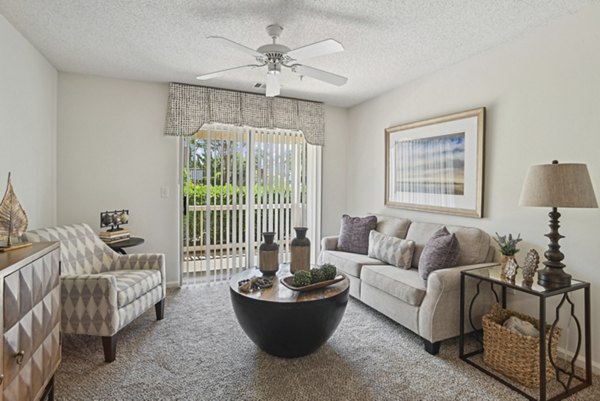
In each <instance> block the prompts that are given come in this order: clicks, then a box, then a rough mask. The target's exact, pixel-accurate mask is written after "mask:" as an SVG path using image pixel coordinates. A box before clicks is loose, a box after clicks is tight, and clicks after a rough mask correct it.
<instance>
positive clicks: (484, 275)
mask: <svg viewBox="0 0 600 401" xmlns="http://www.w3.org/2000/svg"><path fill="white" fill-rule="evenodd" d="M500 273H501V269H500V266H494V267H487V268H485V267H484V268H479V269H472V270H465V271H462V272H461V276H460V336H459V357H460V359H462V360H463V361H465V362H467V363H469V364H470V365H472V366H474V367H476V368H477V369H479V370H480V371H482V372H484V373H486V374H487V375H489V376H491V377H493V378H494V379H496V380H498V381H499V382H501V383H502V384H504V385H506V386H507V387H509V388H511V389H512V390H514V391H516V392H518V393H519V394H521V395H523V396H524V397H525V398H527V399H528V400H532V401H537V400H539V401H557V400H562V399H564V398H566V397H568V396H570V395H572V394H574V393H576V392H578V391H580V390H582V389H584V388H586V387H589V386H591V384H592V336H591V324H590V321H591V312H590V284H589V283H586V282H583V281H578V280H572V281H571V285H570V286H565V287H561V288H554V289H547V288H544V287H542V286H540V285H538V284H537V283H530V284H529V285H527V284H526V283H525V282H524V281H523V277H522V276H521V272H520V271H519V273H518V274H517V277H516V278H515V280H514V281H507V280H503V279H502V277H501V274H500ZM467 278H469V279H470V280H478V282H477V291H476V293H475V294H474V295H473V297H472V298H471V300H470V303H469V310H468V313H469V314H468V319H469V320H468V323H469V325H470V327H471V329H472V330H473V332H472V333H471V335H474V336H475V338H476V340H477V342H478V343H479V344H480V347H479V348H478V349H476V350H474V351H471V352H469V353H465V306H466V304H465V280H466V279H467ZM484 282H485V283H489V284H490V289H491V291H492V293H493V294H494V296H495V297H496V302H498V303H500V302H501V304H502V307H503V308H506V295H507V290H508V289H512V290H516V291H519V292H524V293H527V294H530V295H534V296H536V297H538V301H539V320H540V351H539V356H540V364H539V366H540V387H539V398H535V397H532V396H531V395H530V394H528V393H526V392H524V391H523V390H521V389H520V388H518V387H516V386H515V385H514V384H512V383H511V382H509V381H507V380H505V379H504V378H502V377H500V376H499V375H497V374H496V373H494V372H492V371H490V370H487V369H486V367H485V365H482V364H479V363H477V362H475V361H473V360H472V359H471V358H472V357H474V356H475V355H478V354H481V353H483V338H482V333H481V330H478V329H477V328H476V327H475V324H474V322H473V317H472V310H473V304H474V302H475V300H476V299H477V297H478V296H479V294H480V293H481V291H480V286H481V285H482V284H483V283H484ZM495 286H499V287H500V288H501V297H499V296H498V293H497V292H496V288H495ZM578 290H583V291H584V309H585V310H584V326H585V327H584V332H583V335H584V337H585V377H581V376H579V375H577V374H576V372H575V361H576V360H577V357H578V356H579V352H580V350H581V342H582V338H581V337H582V330H581V324H580V322H579V320H578V319H577V316H575V304H574V303H573V302H572V301H571V299H570V297H569V294H570V293H572V292H574V291H578ZM554 296H562V299H561V300H560V302H559V303H558V305H557V307H556V311H555V319H554V321H553V323H552V324H551V325H550V333H549V334H550V339H549V340H550V341H551V334H552V332H553V331H554V328H555V327H556V324H557V323H558V321H559V318H560V309H561V307H562V306H563V305H564V304H565V303H568V304H569V305H570V314H571V318H572V319H573V321H574V322H575V325H576V328H577V347H576V350H575V354H574V356H573V358H572V359H571V360H570V364H569V365H570V369H568V370H567V369H564V368H562V367H560V366H558V365H557V364H556V363H555V361H554V360H553V359H552V354H551V353H550V352H549V349H548V350H547V349H546V347H545V346H544V344H546V329H547V323H546V301H547V300H548V298H551V297H554ZM500 298H501V301H500ZM551 345H552V344H551V343H549V344H548V347H551ZM547 352H548V355H549V360H550V363H551V364H552V367H553V370H554V372H555V377H556V380H557V381H558V382H559V383H560V385H561V386H562V389H563V391H562V392H560V393H559V394H557V395H554V396H553V397H552V398H550V399H548V398H547V389H546V384H547V383H546V353H547ZM575 381H577V383H574V382H575Z"/></svg>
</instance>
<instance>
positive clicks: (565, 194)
mask: <svg viewBox="0 0 600 401" xmlns="http://www.w3.org/2000/svg"><path fill="white" fill-rule="evenodd" d="M519 206H538V207H551V208H552V211H551V212H550V213H548V216H549V217H550V232H549V233H548V234H546V235H545V236H546V237H548V238H549V239H550V243H549V244H548V250H547V251H546V252H545V253H544V256H545V257H546V260H545V261H544V266H545V268H544V269H542V270H540V271H539V272H538V284H540V285H542V286H544V287H547V288H557V287H563V286H568V285H570V284H571V275H570V274H567V273H565V271H564V267H565V265H564V263H562V260H563V259H564V258H565V255H564V254H563V253H562V252H561V251H560V245H558V241H559V240H560V239H561V238H564V236H562V235H560V234H559V233H558V227H560V225H559V223H558V219H559V218H560V213H558V208H559V207H573V208H575V207H580V208H597V207H598V203H597V202H596V195H595V194H594V188H593V186H592V180H591V179H590V175H589V173H588V169H587V166H586V165H585V164H575V163H564V164H559V163H558V161H556V160H554V161H553V162H552V164H541V165H537V166H531V167H529V171H528V172H527V176H526V177H525V182H524V183H523V190H522V191H521V200H520V201H519Z"/></svg>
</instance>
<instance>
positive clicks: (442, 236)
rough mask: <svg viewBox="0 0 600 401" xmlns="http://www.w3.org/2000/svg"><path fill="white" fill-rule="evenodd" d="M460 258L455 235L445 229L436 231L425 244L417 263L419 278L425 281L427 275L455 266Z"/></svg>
mask: <svg viewBox="0 0 600 401" xmlns="http://www.w3.org/2000/svg"><path fill="white" fill-rule="evenodd" d="M459 256H460V246H459V244H458V240H457V239H456V235H455V234H450V232H448V230H447V229H446V227H442V228H440V229H439V230H437V231H436V232H435V233H434V234H433V235H432V236H431V238H430V239H429V241H427V244H425V248H423V252H422V253H421V260H420V261H419V276H421V278H422V279H423V280H427V277H428V276H429V273H431V272H433V271H435V270H439V269H447V268H448V267H452V266H456V264H457V262H458V258H459Z"/></svg>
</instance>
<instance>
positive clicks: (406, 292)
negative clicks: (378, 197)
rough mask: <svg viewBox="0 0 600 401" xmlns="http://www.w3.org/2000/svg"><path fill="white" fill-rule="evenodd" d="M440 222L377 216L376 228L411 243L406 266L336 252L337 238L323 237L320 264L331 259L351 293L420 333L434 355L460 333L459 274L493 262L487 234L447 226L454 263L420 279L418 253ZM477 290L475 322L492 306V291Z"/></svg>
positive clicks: (469, 292)
mask: <svg viewBox="0 0 600 401" xmlns="http://www.w3.org/2000/svg"><path fill="white" fill-rule="evenodd" d="M443 226H444V225H443V224H434V223H423V222H411V221H410V220H408V219H403V218H395V217H387V216H380V215H378V216H377V228H376V230H377V231H379V232H381V233H382V234H386V235H390V236H394V237H397V238H402V239H409V240H413V241H414V242H415V253H414V256H413V261H412V268H411V269H409V270H405V269H402V268H398V267H396V266H392V265H388V264H386V263H384V262H382V261H380V260H377V259H373V258H370V257H368V256H367V255H361V254H356V253H348V252H342V251H338V250H336V247H337V238H338V237H337V236H331V237H325V238H323V240H322V242H321V253H320V255H319V264H323V263H331V264H333V265H335V266H336V267H337V268H338V269H339V270H341V271H342V272H344V273H345V274H346V275H347V276H348V278H349V279H350V295H351V296H353V297H354V298H356V299H359V300H360V301H362V302H364V303H365V304H367V305H369V306H370V307H372V308H374V309H376V310H377V311H379V312H381V313H383V314H384V315H386V316H388V317H389V318H391V319H392V320H394V321H396V322H398V323H400V324H401V325H403V326H404V327H406V328H408V329H410V330H412V331H413V332H415V333H416V334H418V335H419V336H421V337H422V338H423V340H424V342H425V350H426V351H427V352H429V353H430V354H433V355H435V354H437V353H438V352H439V347H440V342H441V341H442V340H446V339H448V338H452V337H456V336H458V335H459V302H460V272H461V271H462V270H467V269H474V268H478V267H486V266H493V265H495V264H497V263H495V262H494V260H496V259H497V258H496V251H495V249H494V248H493V247H492V246H491V243H490V237H489V235H488V234H487V233H485V232H483V231H481V230H480V229H478V228H473V227H461V226H449V225H447V226H446V227H447V229H448V231H450V232H451V233H454V234H456V238H457V239H458V242H459V245H460V258H459V263H458V266H456V267H452V268H449V269H441V270H436V271H434V272H433V273H431V274H430V275H429V277H428V279H427V282H424V281H423V280H422V279H421V278H420V277H419V274H418V270H417V267H418V265H419V258H420V256H421V252H422V251H423V247H424V246H425V244H426V243H427V241H428V239H429V238H430V237H431V235H432V234H433V233H434V232H435V231H437V230H438V229H440V228H442V227H443ZM466 284H467V285H466V296H467V297H470V296H472V295H473V294H474V293H475V292H474V291H476V289H475V288H474V287H475V285H476V284H475V283H474V282H473V281H472V280H467V282H466ZM480 291H481V294H480V298H478V300H477V302H476V303H475V304H474V305H473V317H474V318H475V319H473V321H481V319H480V318H481V316H482V315H483V314H484V313H486V312H487V310H488V309H489V307H490V305H491V300H492V298H491V295H490V292H489V291H486V290H484V289H480ZM466 326H467V325H466V324H465V330H466V331H469V330H468V328H467V327H466ZM469 327H470V326H469Z"/></svg>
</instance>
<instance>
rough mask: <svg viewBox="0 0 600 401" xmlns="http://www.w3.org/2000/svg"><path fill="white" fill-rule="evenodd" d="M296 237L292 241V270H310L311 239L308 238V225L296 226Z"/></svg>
mask: <svg viewBox="0 0 600 401" xmlns="http://www.w3.org/2000/svg"><path fill="white" fill-rule="evenodd" d="M294 230H295V231H296V238H294V239H293V240H292V243H291V253H292V258H291V263H290V271H291V272H292V273H295V272H297V271H300V270H310V240H309V239H308V238H306V232H307V231H308V228H306V227H294Z"/></svg>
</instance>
